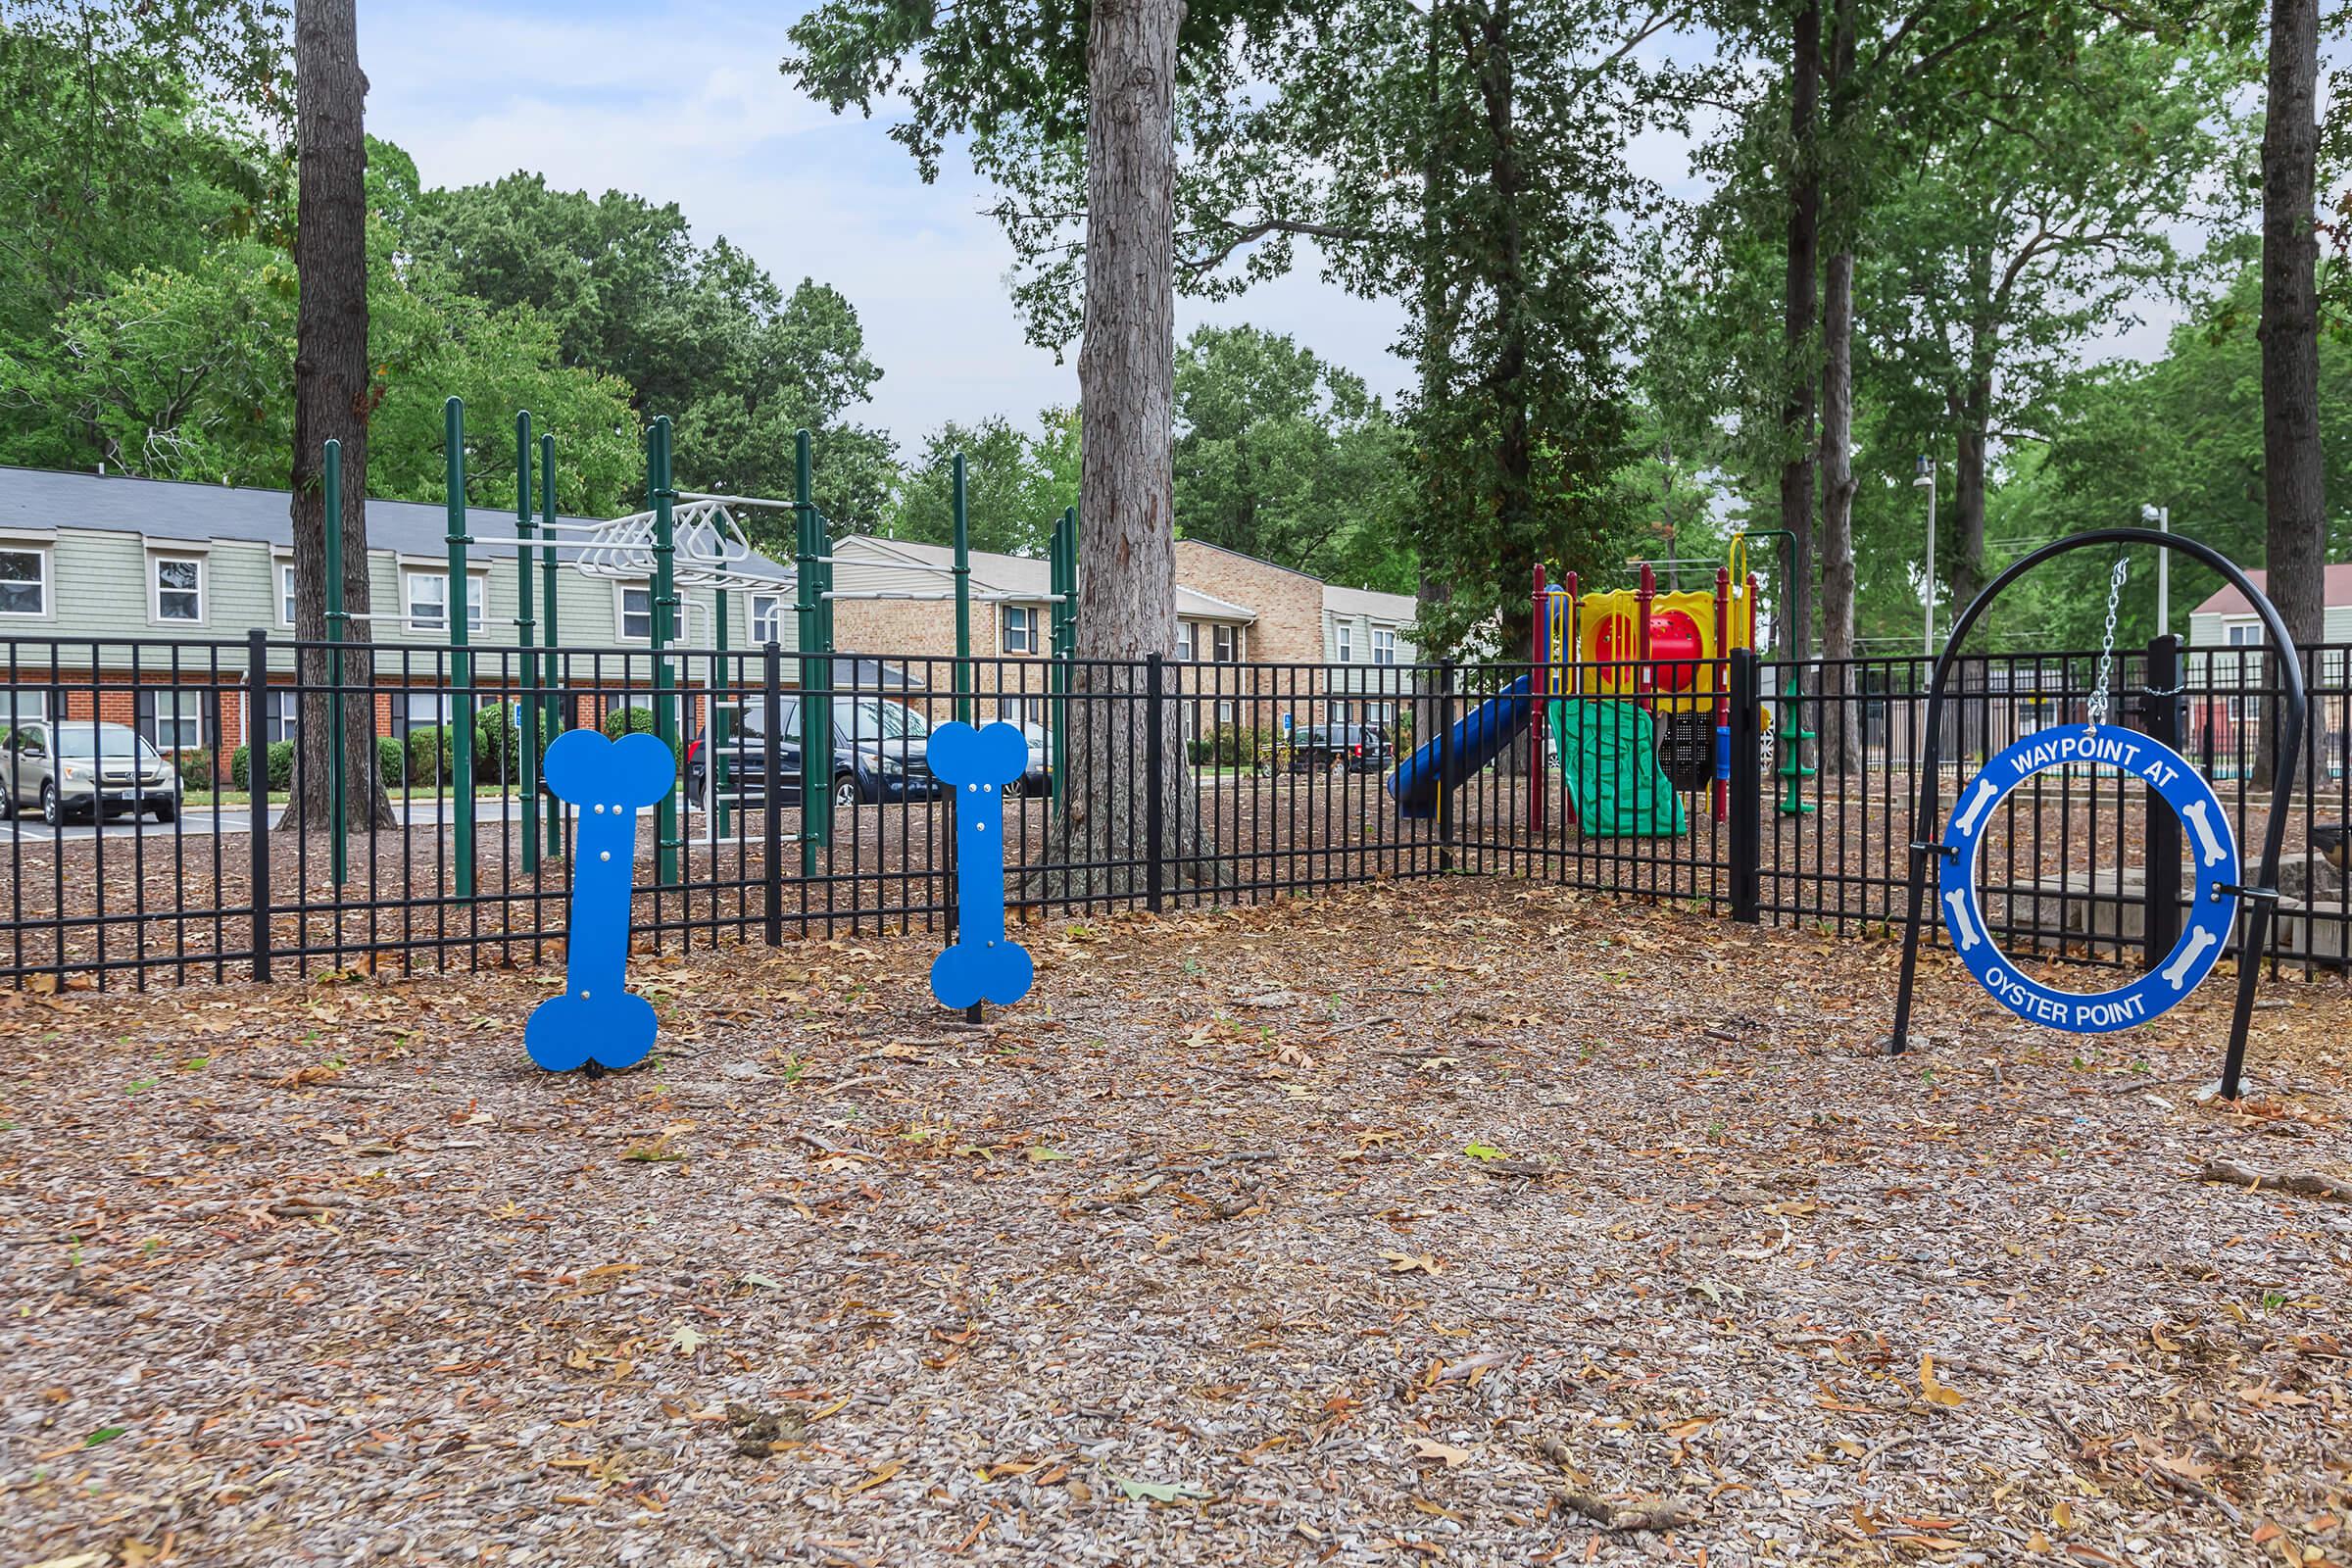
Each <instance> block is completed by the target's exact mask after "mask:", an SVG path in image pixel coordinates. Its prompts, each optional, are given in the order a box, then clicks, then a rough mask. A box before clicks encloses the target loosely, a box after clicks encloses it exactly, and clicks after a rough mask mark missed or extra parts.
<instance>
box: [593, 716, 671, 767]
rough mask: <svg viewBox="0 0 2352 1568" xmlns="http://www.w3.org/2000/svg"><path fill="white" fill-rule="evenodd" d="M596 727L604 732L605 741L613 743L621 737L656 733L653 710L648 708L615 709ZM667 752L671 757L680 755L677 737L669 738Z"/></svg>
mask: <svg viewBox="0 0 2352 1568" xmlns="http://www.w3.org/2000/svg"><path fill="white" fill-rule="evenodd" d="M597 727H598V728H599V729H602V730H603V731H604V732H605V738H606V739H607V740H614V741H616V740H618V739H620V738H621V737H622V736H623V735H652V734H656V733H658V731H657V730H656V728H655V726H654V711H653V710H652V709H650V708H615V709H613V711H611V712H609V713H607V714H606V715H605V721H604V723H602V724H600V725H598V726H597ZM669 750H670V754H671V755H672V756H673V757H676V756H679V755H680V754H681V752H682V748H681V747H680V746H679V744H678V739H677V737H675V736H672V737H671V738H670V742H669Z"/></svg>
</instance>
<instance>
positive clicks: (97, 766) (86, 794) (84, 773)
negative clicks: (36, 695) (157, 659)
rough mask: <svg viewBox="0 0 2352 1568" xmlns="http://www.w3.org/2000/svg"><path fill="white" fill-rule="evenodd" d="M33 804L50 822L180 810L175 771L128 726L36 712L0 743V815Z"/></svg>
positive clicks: (162, 815) (166, 815)
mask: <svg viewBox="0 0 2352 1568" xmlns="http://www.w3.org/2000/svg"><path fill="white" fill-rule="evenodd" d="M34 805H38V806H39V807H40V809H41V820H42V821H44V822H46V823H48V824H49V825H50V826H52V827H55V826H56V825H57V824H58V823H59V822H61V821H63V820H64V819H65V818H66V817H67V816H68V815H73V816H84V815H86V816H90V817H93V818H94V817H96V816H97V815H98V814H99V813H100V812H102V811H103V812H104V813H105V814H106V815H109V816H112V815H113V814H114V813H115V812H117V811H122V810H133V811H136V810H148V811H153V812H154V813H155V818H156V820H157V821H159V822H169V821H172V819H173V818H175V817H177V816H178V815H179V774H178V773H177V772H176V771H174V770H173V769H172V764H171V763H169V762H167V761H165V760H164V759H163V757H162V755H161V754H159V753H158V752H157V751H156V749H155V748H154V747H152V746H150V745H148V744H147V742H146V740H145V739H144V738H142V737H141V736H140V735H139V733H138V732H137V731H136V730H134V729H131V728H130V727H129V726H127V725H124V724H109V723H104V722H95V721H92V720H90V719H86V718H69V719H62V720H60V719H45V718H36V719H34V720H32V721H31V722H30V723H28V724H20V725H18V726H17V727H16V728H15V729H14V730H12V731H10V732H9V737H8V739H7V740H6V741H5V742H0V818H6V817H12V816H14V815H16V814H17V812H19V811H21V810H23V809H25V808H27V807H30V806H34Z"/></svg>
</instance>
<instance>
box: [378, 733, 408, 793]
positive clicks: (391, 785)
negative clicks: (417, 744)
mask: <svg viewBox="0 0 2352 1568" xmlns="http://www.w3.org/2000/svg"><path fill="white" fill-rule="evenodd" d="M375 766H376V771H378V772H380V773H382V774H383V775H384V787H385V788H386V789H398V788H399V787H400V786H401V785H402V784H403V783H404V782H405V781H406V780H407V779H408V776H409V752H408V748H407V747H405V746H403V745H401V744H400V741H399V739H398V738H397V737H395V736H391V735H378V736H377V737H376V738H375Z"/></svg>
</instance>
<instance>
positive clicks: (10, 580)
mask: <svg viewBox="0 0 2352 1568" xmlns="http://www.w3.org/2000/svg"><path fill="white" fill-rule="evenodd" d="M48 613H49V552H48V551H46V550H27V549H23V548H19V547H13V546H12V547H0V615H25V616H45V615H47V614H48Z"/></svg>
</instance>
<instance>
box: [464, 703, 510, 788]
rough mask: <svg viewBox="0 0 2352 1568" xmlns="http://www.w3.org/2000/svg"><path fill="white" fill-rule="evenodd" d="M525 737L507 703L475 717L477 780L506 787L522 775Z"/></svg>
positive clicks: (494, 706) (474, 751)
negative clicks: (523, 740)
mask: <svg viewBox="0 0 2352 1568" xmlns="http://www.w3.org/2000/svg"><path fill="white" fill-rule="evenodd" d="M521 762H522V735H521V732H520V731H518V730H516V729H515V719H514V717H513V715H511V714H510V713H509V712H508V711H507V705H506V704H504V703H492V704H491V705H490V706H489V707H487V708H484V709H482V710H481V711H478V712H476V713H475V714H474V715H473V781H474V783H476V784H504V783H507V782H509V781H510V780H513V779H515V778H517V777H519V776H520V773H521Z"/></svg>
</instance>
